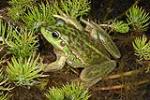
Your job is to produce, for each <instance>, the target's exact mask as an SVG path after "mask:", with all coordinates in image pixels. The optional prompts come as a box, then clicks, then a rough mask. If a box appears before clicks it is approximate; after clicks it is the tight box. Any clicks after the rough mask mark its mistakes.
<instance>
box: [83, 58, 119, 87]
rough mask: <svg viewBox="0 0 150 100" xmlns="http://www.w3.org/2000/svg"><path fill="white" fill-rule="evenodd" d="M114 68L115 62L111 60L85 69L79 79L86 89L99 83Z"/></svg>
mask: <svg viewBox="0 0 150 100" xmlns="http://www.w3.org/2000/svg"><path fill="white" fill-rule="evenodd" d="M115 67H116V62H115V61H113V60H110V61H105V62H103V63H101V64H99V65H98V64H96V65H93V66H90V67H87V68H85V69H84V70H83V71H82V72H81V74H80V78H81V80H82V81H83V82H84V83H85V85H86V86H87V87H90V86H92V85H94V84H96V83H97V82H98V81H100V80H101V79H102V78H103V77H105V76H106V75H108V74H109V73H110V72H112V71H113V69H114V68H115Z"/></svg>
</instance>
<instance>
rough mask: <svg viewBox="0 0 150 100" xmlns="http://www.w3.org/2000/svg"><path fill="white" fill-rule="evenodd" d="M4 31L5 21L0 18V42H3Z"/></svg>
mask: <svg viewBox="0 0 150 100" xmlns="http://www.w3.org/2000/svg"><path fill="white" fill-rule="evenodd" d="M5 32H6V23H4V22H3V21H2V20H1V19H0V42H2V43H3V42H4V35H5Z"/></svg>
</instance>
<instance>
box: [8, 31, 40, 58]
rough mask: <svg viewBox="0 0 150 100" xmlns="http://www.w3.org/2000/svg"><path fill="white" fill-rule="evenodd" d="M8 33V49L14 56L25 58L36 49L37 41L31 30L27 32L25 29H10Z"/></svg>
mask: <svg viewBox="0 0 150 100" xmlns="http://www.w3.org/2000/svg"><path fill="white" fill-rule="evenodd" d="M8 34H9V35H11V37H8V39H7V40H6V44H7V45H8V50H9V52H10V53H11V54H13V55H15V57H17V58H19V57H21V58H26V57H29V56H30V55H32V54H33V52H35V51H36V48H37V44H38V41H37V39H36V35H35V34H34V33H33V32H31V31H30V32H28V31H27V30H23V29H21V30H20V31H17V29H16V30H10V31H9V33H8Z"/></svg>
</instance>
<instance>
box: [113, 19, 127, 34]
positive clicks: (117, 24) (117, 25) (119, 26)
mask: <svg viewBox="0 0 150 100" xmlns="http://www.w3.org/2000/svg"><path fill="white" fill-rule="evenodd" d="M111 28H112V29H113V30H114V31H116V32H120V33H127V32H128V31H129V26H128V24H127V23H125V22H123V21H114V22H113V23H112V24H111Z"/></svg>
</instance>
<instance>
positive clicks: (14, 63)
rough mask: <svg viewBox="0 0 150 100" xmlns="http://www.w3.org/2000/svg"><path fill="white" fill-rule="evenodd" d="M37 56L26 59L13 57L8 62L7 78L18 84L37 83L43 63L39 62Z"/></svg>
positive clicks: (41, 74) (29, 84)
mask: <svg viewBox="0 0 150 100" xmlns="http://www.w3.org/2000/svg"><path fill="white" fill-rule="evenodd" d="M38 61H39V56H37V57H35V56H34V55H32V56H30V57H29V58H28V59H27V58H26V59H21V58H19V59H16V58H15V57H13V58H12V59H11V62H8V66H7V68H6V72H7V74H8V79H9V80H10V81H11V82H13V83H15V84H16V85H19V86H31V85H34V84H36V83H37V81H36V80H37V79H38V78H40V77H43V76H44V75H43V73H42V68H43V64H42V63H39V62H38Z"/></svg>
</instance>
